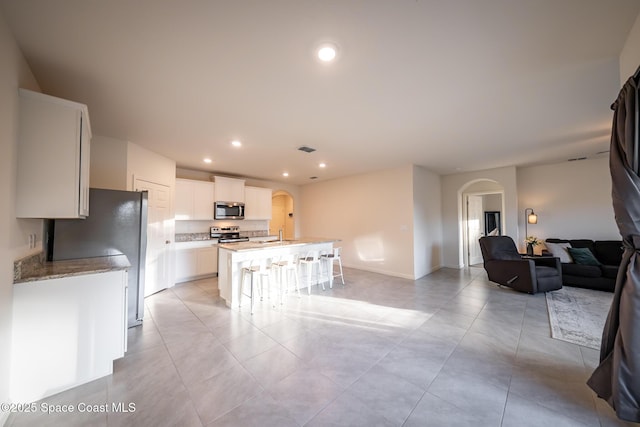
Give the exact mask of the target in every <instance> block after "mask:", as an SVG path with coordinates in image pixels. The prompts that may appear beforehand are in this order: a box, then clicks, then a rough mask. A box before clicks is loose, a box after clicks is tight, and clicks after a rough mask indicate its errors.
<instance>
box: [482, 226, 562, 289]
mask: <svg viewBox="0 0 640 427" xmlns="http://www.w3.org/2000/svg"><path fill="white" fill-rule="evenodd" d="M480 249H481V250H482V258H483V259H484V269H485V270H486V271H487V275H488V276H489V280H491V281H492V282H495V283H498V284H500V285H504V286H508V287H510V288H513V289H515V290H516V291H520V292H527V293H530V294H535V293H538V292H547V291H555V290H556V289H560V288H562V268H561V266H560V259H559V258H553V257H523V256H522V255H520V254H519V253H518V249H517V248H516V244H515V243H514V242H513V239H512V238H511V237H509V236H486V237H481V238H480Z"/></svg>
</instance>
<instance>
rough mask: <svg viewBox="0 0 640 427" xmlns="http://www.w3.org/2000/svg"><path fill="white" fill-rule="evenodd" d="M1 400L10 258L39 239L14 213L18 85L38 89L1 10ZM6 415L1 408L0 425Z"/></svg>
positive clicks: (7, 350) (7, 351)
mask: <svg viewBox="0 0 640 427" xmlns="http://www.w3.org/2000/svg"><path fill="white" fill-rule="evenodd" d="M0 64H2V65H0V200H2V203H0V402H9V401H10V390H9V384H10V375H11V327H12V325H11V315H12V305H13V261H14V260H15V259H18V258H21V257H22V256H24V255H27V254H29V253H31V252H33V251H30V250H29V248H28V235H29V233H36V234H37V235H38V240H39V243H40V248H38V249H37V250H38V251H40V250H41V241H42V221H41V220H18V219H16V217H15V206H14V200H15V185H16V164H17V161H16V155H17V145H18V87H23V88H27V89H31V90H35V91H40V88H39V86H38V83H37V82H36V81H35V79H34V77H33V74H32V73H31V71H30V70H29V67H28V65H27V63H26V61H25V59H24V57H23V55H22V53H21V52H20V50H19V49H18V47H17V45H16V42H15V39H14V38H13V35H12V34H11V32H10V31H9V28H8V27H7V25H6V23H5V20H4V15H2V13H1V12H0ZM8 415H9V413H8V412H0V425H2V424H3V423H4V421H5V419H6V417H7V416H8Z"/></svg>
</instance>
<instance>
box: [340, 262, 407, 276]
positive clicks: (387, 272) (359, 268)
mask: <svg viewBox="0 0 640 427" xmlns="http://www.w3.org/2000/svg"><path fill="white" fill-rule="evenodd" d="M342 266H343V267H346V268H353V269H356V270H362V271H368V272H370V273H378V274H384V275H385V276H392V277H400V278H401V279H409V280H415V279H414V277H413V275H411V274H403V273H398V272H396V271H389V270H382V269H378V268H368V267H363V266H361V265H357V266H355V265H347V264H345V263H343V264H342Z"/></svg>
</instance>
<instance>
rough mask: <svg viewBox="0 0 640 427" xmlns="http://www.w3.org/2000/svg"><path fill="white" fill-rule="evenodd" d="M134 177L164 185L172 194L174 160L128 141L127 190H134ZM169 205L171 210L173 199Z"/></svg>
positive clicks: (174, 180) (174, 181)
mask: <svg viewBox="0 0 640 427" xmlns="http://www.w3.org/2000/svg"><path fill="white" fill-rule="evenodd" d="M134 179H144V180H145V181H149V182H153V183H156V184H161V185H166V186H167V187H169V188H170V189H171V194H172V195H173V194H174V189H175V186H176V162H175V161H174V160H171V159H169V158H167V157H164V156H161V155H160V154H156V153H154V152H153V151H150V150H147V149H146V148H144V147H141V146H140V145H137V144H134V143H132V142H129V143H128V144H127V190H130V191H134V190H135V189H134V188H133V183H134ZM171 207H172V208H171V209H172V212H173V200H171Z"/></svg>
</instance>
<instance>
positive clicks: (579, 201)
mask: <svg viewBox="0 0 640 427" xmlns="http://www.w3.org/2000/svg"><path fill="white" fill-rule="evenodd" d="M518 201H519V202H518V219H519V222H518V224H519V226H520V235H521V236H524V221H525V218H524V210H525V209H526V208H532V209H533V210H534V211H535V213H536V214H537V215H538V223H537V224H529V225H528V232H529V235H533V236H536V237H538V238H542V239H545V238H548V237H557V238H565V239H576V238H585V239H605V240H607V239H609V240H618V239H620V234H619V233H618V228H617V226H616V223H615V218H614V214H613V206H612V202H611V176H610V174H609V159H608V157H601V158H595V159H587V160H581V161H574V162H563V163H557V164H551V165H543V166H531V167H526V168H519V169H518Z"/></svg>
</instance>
